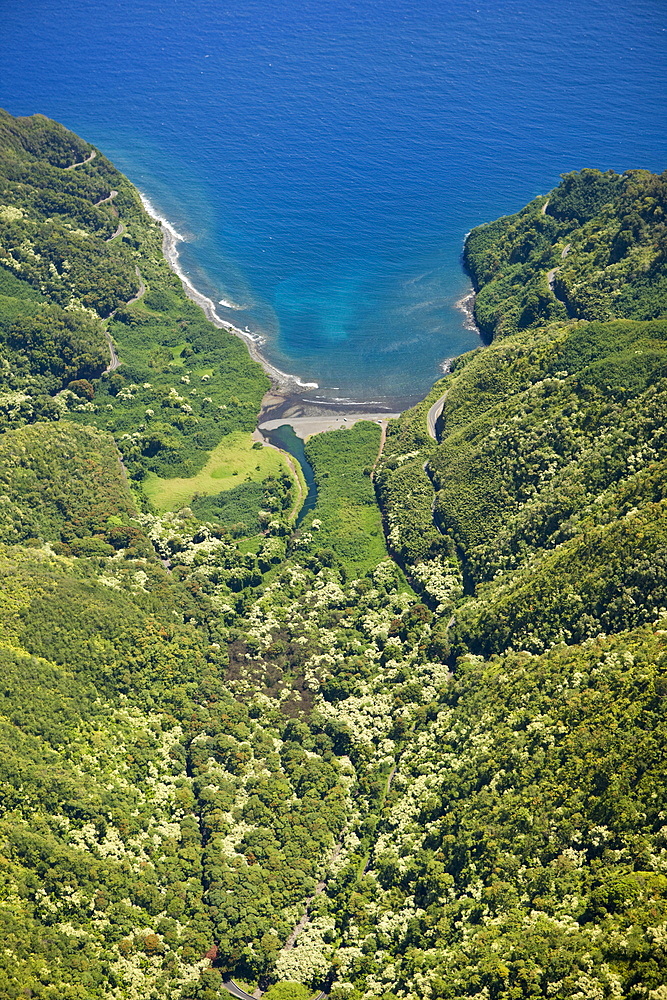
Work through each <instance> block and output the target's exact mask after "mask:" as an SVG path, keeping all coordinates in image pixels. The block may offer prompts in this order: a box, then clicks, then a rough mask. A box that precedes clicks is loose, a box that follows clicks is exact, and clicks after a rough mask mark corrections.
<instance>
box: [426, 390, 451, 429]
mask: <svg viewBox="0 0 667 1000" xmlns="http://www.w3.org/2000/svg"><path fill="white" fill-rule="evenodd" d="M446 398H447V393H446V392H445V393H443V394H442V396H440V398H439V399H436V401H435V403H434V404H433V406H432V407H431V409H430V410H429V411H428V413H427V415H426V429H427V430H428V432H429V435H430V436H431V437H432V438H433V440H434V441H437V440H438V435H437V433H436V429H435V427H436V424H437V422H438V417H439V416H440V414H441V413H442V408H443V406H444V403H445V399H446Z"/></svg>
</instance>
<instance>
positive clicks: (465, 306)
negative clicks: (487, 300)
mask: <svg viewBox="0 0 667 1000" xmlns="http://www.w3.org/2000/svg"><path fill="white" fill-rule="evenodd" d="M475 295H476V293H475V289H474V288H471V289H470V291H469V292H466V294H465V295H462V296H461V298H460V299H458V300H457V301H456V303H455V305H456V308H457V309H458V310H459V312H462V313H463V315H464V317H465V319H464V321H463V326H464V329H466V330H472V331H474V332H475V333H476V334H477V335H478V336H480V337H481V335H482V331H481V330H480V328H479V327H478V326H477V323H476V322H475ZM449 360H450V361H451V360H452V359H451V358H450V359H449Z"/></svg>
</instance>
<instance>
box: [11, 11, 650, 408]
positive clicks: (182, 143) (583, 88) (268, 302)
mask: <svg viewBox="0 0 667 1000" xmlns="http://www.w3.org/2000/svg"><path fill="white" fill-rule="evenodd" d="M666 43H667V7H666V6H665V4H664V2H663V0H634V2H633V3H632V4H622V3H619V2H618V0H560V2H559V3H557V4H556V3H552V2H547V0H421V2H420V3H419V4H413V3H410V2H408V0H374V2H370V0H339V2H338V3H332V2H330V0H317V2H316V0H283V2H282V3H280V4H277V3H275V2H274V3H269V2H268V0H235V2H234V3H229V2H225V0H220V2H217V3H213V2H210V0H188V2H187V3H185V2H183V0H132V2H130V0H68V2H67V3H61V2H60V0H3V3H2V40H1V41H0V106H3V107H5V108H6V109H7V110H8V111H10V112H11V113H12V114H19V115H29V114H33V113H35V112H41V113H42V114H46V115H48V116H49V117H52V118H55V119H57V120H59V121H61V122H63V123H64V124H65V125H67V126H68V127H70V128H71V129H73V130H74V131H75V132H77V133H79V134H80V135H82V136H83V137H84V138H86V139H87V140H89V141H90V142H92V143H94V144H95V145H96V146H99V147H100V148H101V149H102V150H103V151H104V152H105V153H106V154H107V155H108V156H109V157H110V158H111V159H112V160H113V161H114V162H115V163H116V165H117V166H118V167H119V168H120V169H121V170H123V171H124V172H125V173H126V174H127V175H128V176H129V177H130V178H131V179H132V180H133V181H134V182H135V184H136V185H137V186H138V187H139V189H140V190H141V191H142V192H143V194H144V195H145V196H146V197H147V198H148V199H149V200H150V202H151V203H152V204H153V205H154V206H155V208H156V210H157V211H158V212H159V213H160V214H161V215H163V216H164V217H165V218H167V219H168V220H169V221H170V222H171V223H172V225H173V226H174V228H175V229H176V230H177V231H178V232H179V233H181V234H182V235H183V236H184V237H185V241H184V242H182V243H181V244H180V245H179V250H180V264H181V266H182V268H183V270H184V271H185V272H186V273H187V275H188V278H189V280H190V281H191V282H192V283H193V284H194V285H195V286H196V287H197V288H198V289H200V290H201V291H202V292H203V293H204V294H206V295H208V296H210V297H211V298H212V299H213V300H214V301H215V302H216V303H217V309H218V312H219V315H220V316H221V317H222V318H223V319H225V320H227V321H229V322H231V323H233V324H234V325H235V326H237V327H239V328H241V329H247V330H248V331H249V332H252V333H253V334H255V335H257V336H259V337H261V339H262V341H263V343H262V351H263V353H264V354H265V355H266V357H267V358H268V359H269V361H271V363H273V364H274V365H276V366H277V367H278V368H280V369H281V370H283V371H286V372H290V373H293V374H295V375H297V376H298V377H299V378H300V379H301V380H302V381H303V382H309V383H316V384H317V388H312V389H311V390H310V392H309V396H310V398H319V399H325V400H332V399H336V400H348V401H363V402H377V403H378V404H379V405H383V406H387V407H388V408H390V409H393V408H396V407H398V408H402V407H403V406H405V405H407V404H408V403H410V402H412V401H414V400H416V399H418V398H420V397H421V396H422V395H423V394H424V393H425V392H426V391H427V390H428V388H429V387H430V385H431V384H432V383H433V382H434V380H435V379H437V378H438V377H439V375H440V374H442V371H443V365H446V362H447V359H448V358H452V357H455V356H456V355H458V354H460V353H461V352H463V351H466V350H470V349H471V348H473V347H475V346H476V345H477V344H478V338H477V334H476V332H475V331H474V330H473V329H470V328H469V327H470V324H469V323H466V321H465V316H464V314H463V313H462V312H461V310H460V309H459V308H457V302H458V301H459V300H460V299H461V297H462V296H464V295H465V293H466V291H467V290H468V289H469V282H468V280H467V278H466V275H465V274H464V272H463V270H462V267H461V249H462V245H463V240H464V237H465V234H466V232H467V231H468V230H470V229H471V228H472V227H473V226H475V225H478V224H479V223H481V222H484V221H486V220H490V219H493V218H496V217H498V216H499V215H502V214H506V213H510V212H514V211H516V210H518V209H519V208H521V207H522V206H523V205H524V204H525V203H526V202H527V201H529V200H530V199H532V198H533V197H535V196H536V195H538V194H542V193H545V192H546V191H548V190H549V189H550V188H552V187H553V186H554V185H555V184H557V183H558V180H559V175H560V174H561V173H564V172H566V171H570V170H575V169H579V168H581V167H597V168H600V169H602V170H606V169H609V168H612V169H614V170H617V171H623V170H626V169H629V168H633V167H645V168H648V169H650V170H654V171H658V172H661V171H662V170H664V169H665V168H667V129H665V124H666V122H667V114H666V112H667V86H666V84H667V58H666V54H667V44H666Z"/></svg>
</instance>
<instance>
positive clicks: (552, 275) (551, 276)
mask: <svg viewBox="0 0 667 1000" xmlns="http://www.w3.org/2000/svg"><path fill="white" fill-rule="evenodd" d="M570 246H571V244H570V243H568V245H567V246H566V247H564V248H563V250H562V252H561V255H560V259H561V260H565V258H566V257H567V255H568V253H569V252H570ZM556 271H560V267H552V268H551V270H550V271H547V281H548V283H549V288H550V289H551V292H552V294H553V295H555V296H556V298H558V295H556V288H555V285H556Z"/></svg>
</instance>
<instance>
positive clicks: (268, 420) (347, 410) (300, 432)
mask: <svg viewBox="0 0 667 1000" xmlns="http://www.w3.org/2000/svg"><path fill="white" fill-rule="evenodd" d="M398 416H399V414H398V413H391V412H388V411H386V410H378V408H377V406H374V407H370V406H369V407H368V408H367V409H365V408H364V407H363V406H362V405H361V404H358V405H356V406H350V405H347V406H344V405H340V404H339V405H336V404H335V403H330V404H326V405H325V404H324V403H312V402H310V401H309V400H308V399H304V398H303V397H302V396H296V395H289V394H283V393H281V392H280V391H277V390H272V391H271V392H267V394H266V396H265V397H264V399H263V400H262V409H261V411H260V414H259V419H258V420H257V427H258V429H259V430H260V431H271V430H274V429H275V428H276V427H280V426H281V425H282V424H290V425H291V426H292V427H293V428H294V433H295V434H296V435H297V437H300V438H303V440H304V441H306V440H307V439H308V438H309V437H310V436H311V435H312V434H320V433H322V431H332V430H337V429H338V428H340V427H352V426H353V425H354V424H356V423H358V421H359V420H372V421H374V422H375V423H378V424H386V422H387V421H388V420H391V419H392V417H398Z"/></svg>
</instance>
